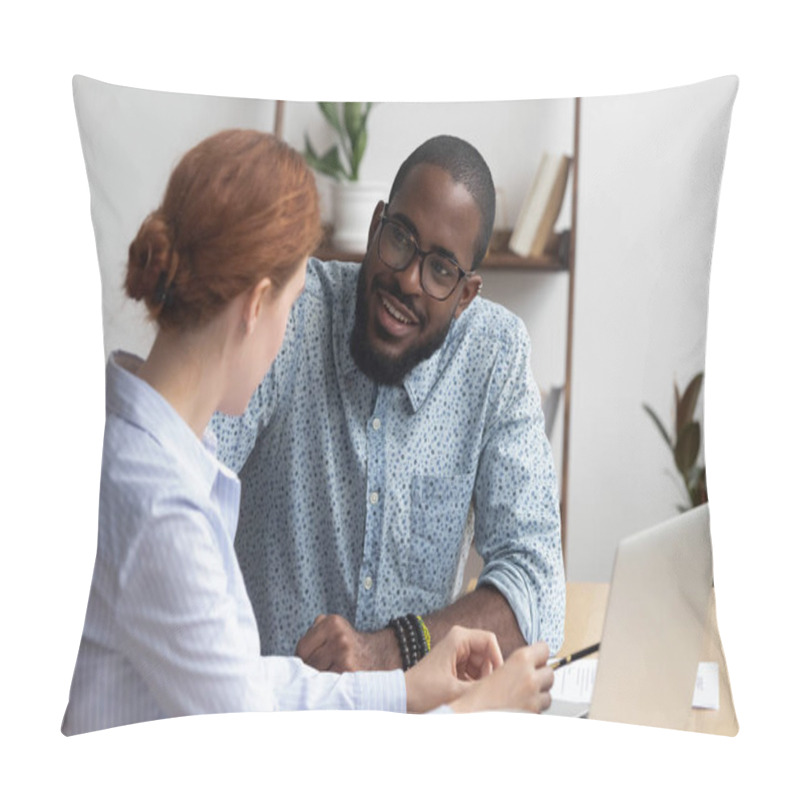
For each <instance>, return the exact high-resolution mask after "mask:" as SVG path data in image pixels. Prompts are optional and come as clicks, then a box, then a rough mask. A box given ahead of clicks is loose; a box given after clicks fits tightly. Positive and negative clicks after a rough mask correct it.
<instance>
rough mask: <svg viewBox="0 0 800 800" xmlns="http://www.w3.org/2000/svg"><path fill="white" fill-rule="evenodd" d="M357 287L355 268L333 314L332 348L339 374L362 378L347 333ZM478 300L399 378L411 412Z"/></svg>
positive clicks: (353, 314) (352, 319) (438, 371)
mask: <svg viewBox="0 0 800 800" xmlns="http://www.w3.org/2000/svg"><path fill="white" fill-rule="evenodd" d="M357 287H358V270H355V280H354V281H352V282H351V285H350V286H349V287H348V289H346V290H345V292H344V296H343V297H342V303H341V305H340V309H341V313H338V314H336V321H337V330H336V342H335V345H334V347H335V349H336V358H337V361H338V368H339V371H340V373H341V374H342V375H344V376H348V375H350V374H351V373H353V372H358V373H359V374H361V375H362V377H365V376H364V375H363V373H361V370H359V368H358V365H357V364H356V362H355V361H354V360H353V356H352V354H351V353H350V336H351V334H352V331H353V326H354V325H355V320H356V292H357V291H358V288H357ZM478 300H480V298H475V300H474V301H473V303H471V304H470V306H468V307H467V308H466V309H465V310H464V312H463V313H462V314H461V315H460V316H459V318H458V319H456V320H454V321H453V323H452V325H450V330H449V331H448V332H447V337H446V339H445V341H444V344H442V346H441V347H440V348H439V349H438V350H437V351H436V352H435V353H434V354H433V355H432V356H431V357H430V358H428V359H426V360H425V361H422V362H420V363H419V364H417V366H416V367H414V369H412V370H411V371H410V372H409V373H408V374H407V375H406V376H405V378H404V379H403V388H404V389H405V392H406V395H407V396H408V400H409V402H410V403H411V407H412V409H413V410H414V413H416V412H417V410H418V409H419V408H420V407H421V406H422V404H423V403H424V402H425V399H426V398H427V396H428V394H430V391H431V389H433V387H434V386H435V385H436V381H437V380H438V379H439V376H440V375H441V373H442V371H443V370H444V368H445V366H446V365H447V362H448V361H449V360H450V359H449V355H448V353H450V352H451V350H452V346H453V343H454V342H455V341H456V340H457V339H460V338H461V336H462V331H463V328H464V326H463V320H464V318H465V315H467V314H468V313H469V312H470V310H471V306H472V305H473V304H474V303H475V302H477V301H478ZM365 379H366V378H365ZM373 385H374V384H373Z"/></svg>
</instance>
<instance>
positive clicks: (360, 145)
mask: <svg viewBox="0 0 800 800" xmlns="http://www.w3.org/2000/svg"><path fill="white" fill-rule="evenodd" d="M366 149H367V131H366V129H362V130H361V135H360V136H359V137H358V138H357V139H356V140H355V141H354V142H353V156H352V164H351V166H352V171H351V178H352V180H354V181H357V180H358V168H359V167H360V166H361V159H362V158H364V151H365V150H366Z"/></svg>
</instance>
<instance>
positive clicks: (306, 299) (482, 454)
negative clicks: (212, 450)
mask: <svg viewBox="0 0 800 800" xmlns="http://www.w3.org/2000/svg"><path fill="white" fill-rule="evenodd" d="M494 202H495V195H494V185H493V182H492V178H491V173H490V172H489V169H488V167H487V165H486V163H485V162H484V160H483V158H482V157H481V156H480V154H479V153H478V152H477V150H475V149H474V148H473V147H472V146H471V145H469V144H468V143H466V142H464V141H462V140H460V139H457V138H454V137H448V136H441V137H436V138H434V139H431V140H429V141H427V142H425V143H424V144H422V145H421V146H420V147H419V148H417V150H415V151H414V153H412V154H411V156H409V158H408V159H407V160H406V161H405V162H404V164H403V165H402V166H401V168H400V170H399V172H398V174H397V177H396V178H395V181H394V184H393V186H392V189H391V192H390V194H389V200H388V203H383V202H381V203H379V204H378V206H377V207H376V209H375V212H374V215H373V218H372V222H371V225H370V230H369V245H368V249H367V253H366V256H365V257H364V261H363V263H362V264H361V266H360V268H359V266H358V265H356V264H343V263H339V262H330V263H322V262H319V261H317V260H316V259H313V258H312V259H311V260H310V261H309V265H308V270H307V276H306V288H305V291H304V293H303V295H302V296H301V298H300V299H299V300H298V301H297V303H296V304H295V308H294V309H293V312H292V317H291V319H290V323H289V328H288V329H287V333H286V339H285V342H284V345H283V348H282V350H281V352H280V354H279V356H278V358H277V360H276V362H275V364H274V366H273V368H272V370H271V371H270V373H269V374H268V375H267V377H266V378H265V380H264V382H263V383H262V385H261V386H260V387H259V389H258V390H257V392H256V394H255V395H254V397H253V400H252V401H251V403H250V406H249V408H248V411H247V413H246V414H245V415H244V416H243V417H242V418H240V419H232V418H224V417H218V418H217V419H216V420H215V429H216V432H217V436H218V439H219V448H220V449H219V456H220V458H222V459H223V460H224V461H226V462H227V463H228V464H229V465H230V466H231V467H232V468H233V469H235V470H237V471H240V476H241V478H242V482H243V487H242V510H241V514H240V519H239V527H238V531H237V536H236V552H237V555H238V558H239V562H240V564H241V568H242V571H243V574H244V577H245V582H246V585H247V589H248V593H249V594H250V598H251V601H252V603H253V607H254V610H255V614H256V617H257V619H258V624H259V633H260V636H261V646H262V651H263V652H264V653H265V654H291V653H293V652H296V654H297V655H298V656H300V657H301V658H302V659H303V660H304V661H306V662H307V663H309V664H310V665H312V666H314V667H316V668H317V669H321V670H335V671H344V670H352V669H380V668H383V669H389V668H394V667H399V666H404V667H406V666H408V665H409V664H410V663H413V662H414V661H415V660H416V659H417V658H419V657H421V655H424V652H425V651H426V650H427V648H428V646H429V645H430V644H433V643H435V642H436V641H438V640H439V639H441V638H442V637H443V636H444V635H445V634H446V633H447V631H448V630H449V629H450V628H451V627H452V626H453V625H454V624H460V625H465V626H468V627H473V628H485V629H489V630H492V631H494V632H495V634H496V635H497V638H498V641H499V643H500V646H501V649H502V651H503V654H504V655H507V654H508V653H510V652H511V651H512V650H514V649H515V648H517V647H520V646H522V645H524V644H525V643H528V642H533V641H535V640H544V641H546V642H547V643H548V644H549V646H550V648H551V650H552V651H555V650H557V649H558V647H559V646H560V643H561V639H562V632H563V617H564V571H563V560H562V553H561V540H560V519H559V513H558V497H557V487H556V479H555V471H554V468H553V461H552V453H551V451H550V446H549V444H548V442H547V439H546V437H545V435H544V425H543V416H542V411H541V404H540V401H539V395H538V391H537V389H536V386H535V384H534V382H533V379H532V377H531V374H530V366H529V350H530V342H529V338H528V335H527V333H526V331H525V328H524V325H523V324H522V322H521V321H520V320H519V319H517V318H516V317H514V316H513V315H512V314H510V313H509V312H508V311H507V310H505V309H503V308H501V307H500V306H497V305H495V304H493V303H490V302H488V301H485V300H483V299H481V298H478V297H477V295H478V293H479V291H480V287H481V283H482V279H481V277H480V276H479V275H478V274H476V272H475V270H476V268H477V267H478V266H479V264H480V262H481V260H482V259H483V256H484V255H485V252H486V249H487V246H488V242H489V238H490V236H491V232H492V227H493V224H494ZM471 505H472V507H473V509H474V541H475V545H476V549H477V550H478V552H479V554H480V555H481V556H482V557H483V559H484V568H483V571H482V573H481V576H480V579H479V583H478V587H477V588H476V589H475V590H474V591H473V592H470V593H469V594H466V595H464V596H463V597H461V598H460V599H456V598H457V597H458V592H459V584H460V577H461V574H462V573H463V567H464V562H465V559H466V555H467V552H468V548H469V544H470V542H469V539H468V537H467V535H465V530H468V529H469V526H468V525H467V524H466V523H467V521H468V517H470V507H471Z"/></svg>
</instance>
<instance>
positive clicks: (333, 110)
mask: <svg viewBox="0 0 800 800" xmlns="http://www.w3.org/2000/svg"><path fill="white" fill-rule="evenodd" d="M317 105H318V106H319V110H320V111H321V112H322V114H323V116H324V117H325V119H326V120H328V122H329V123H330V124H331V126H332V127H333V129H334V130H335V131H336V133H338V134H339V136H344V129H343V128H342V123H341V122H340V121H339V104H338V103H317Z"/></svg>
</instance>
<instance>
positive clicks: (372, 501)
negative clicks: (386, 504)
mask: <svg viewBox="0 0 800 800" xmlns="http://www.w3.org/2000/svg"><path fill="white" fill-rule="evenodd" d="M369 502H370V505H373V506H374V505H375V504H376V503H377V502H378V493H377V492H372V494H371V495H370V496H369Z"/></svg>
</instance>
